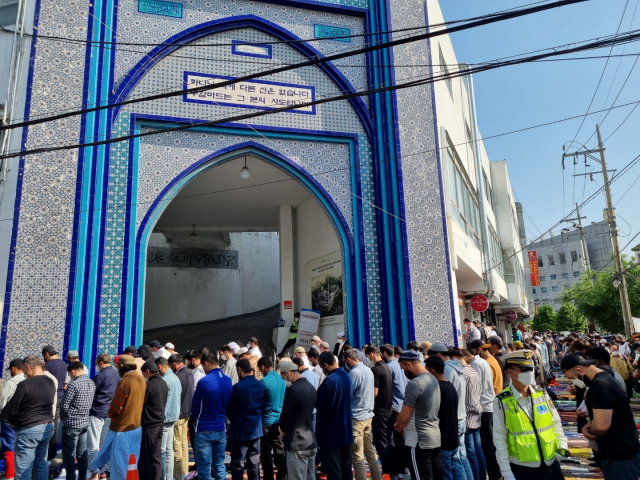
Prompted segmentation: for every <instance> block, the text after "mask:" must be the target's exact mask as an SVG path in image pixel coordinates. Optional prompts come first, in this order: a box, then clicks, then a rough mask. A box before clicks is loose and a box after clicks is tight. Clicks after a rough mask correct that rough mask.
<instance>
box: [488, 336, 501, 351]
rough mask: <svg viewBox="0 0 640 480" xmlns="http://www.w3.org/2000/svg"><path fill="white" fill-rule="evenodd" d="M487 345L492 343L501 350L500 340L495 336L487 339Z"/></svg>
mask: <svg viewBox="0 0 640 480" xmlns="http://www.w3.org/2000/svg"><path fill="white" fill-rule="evenodd" d="M489 343H493V344H494V345H497V346H499V347H500V348H502V339H501V338H500V337H497V336H495V335H493V336H491V337H489Z"/></svg>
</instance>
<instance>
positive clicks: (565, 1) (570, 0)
mask: <svg viewBox="0 0 640 480" xmlns="http://www.w3.org/2000/svg"><path fill="white" fill-rule="evenodd" d="M584 1H587V0H561V1H559V2H557V3H553V4H545V5H540V6H537V7H530V8H525V9H520V10H516V11H512V12H510V13H504V14H500V15H494V16H492V17H491V18H488V19H481V20H476V21H472V22H469V23H465V24H463V25H458V26H454V27H452V28H449V29H443V30H439V31H436V32H427V33H424V34H421V35H416V36H412V37H408V38H403V39H398V40H391V41H389V42H383V43H380V44H377V45H370V46H368V47H364V48H359V49H356V50H351V51H347V52H343V53H338V54H334V55H329V56H326V57H322V58H320V57H317V58H315V59H311V60H307V61H304V62H300V63H298V64H296V65H287V66H283V67H279V68H274V69H270V70H266V71H262V72H258V73H254V74H250V75H245V76H243V77H239V78H235V79H233V80H228V81H223V82H219V83H216V84H212V85H204V86H201V87H195V88H192V89H190V93H198V92H204V91H207V90H213V89H217V88H224V87H226V86H229V85H233V84H236V83H239V82H243V81H247V80H253V79H256V78H261V77H264V76H268V75H274V74H276V73H282V72H286V71H289V70H294V69H297V68H302V67H310V66H315V65H318V64H321V63H326V62H330V61H334V60H339V59H342V58H347V57H351V56H354V55H361V54H364V53H369V52H372V51H376V50H380V49H384V48H390V47H395V46H399V45H404V44H407V43H413V42H417V41H420V40H426V39H428V38H433V37H437V36H440V35H445V34H451V33H454V32H458V31H463V30H468V29H471V28H475V27H479V26H483V25H488V24H492V23H497V22H502V21H505V20H510V19H513V18H519V17H522V16H525V15H530V14H533V13H538V12H542V11H545V10H549V9H551V8H558V7H562V6H566V5H572V4H575V3H582V2H584ZM607 43H608V42H606V41H605V42H604V44H605V46H606V44H607ZM583 50H584V49H582V50H576V51H583ZM550 56H551V55H550ZM543 58H544V57H543ZM184 93H185V91H184V89H180V90H177V91H174V92H168V93H163V94H157V95H150V96H147V97H144V98H141V99H132V100H125V101H122V102H116V103H113V104H109V105H103V106H97V107H92V108H87V109H83V110H77V111H75V112H67V113H62V114H58V115H53V116H50V117H45V118H39V119H35V120H29V121H25V122H20V123H16V124H11V125H2V126H0V130H4V129H13V128H18V127H25V126H29V125H36V124H39V123H43V122H47V121H52V120H60V119H63V118H68V117H72V116H77V115H82V114H85V113H91V112H96V111H100V110H104V109H107V108H114V107H120V106H124V105H130V104H133V103H139V102H148V101H152V100H159V99H165V98H168V97H173V96H179V95H184Z"/></svg>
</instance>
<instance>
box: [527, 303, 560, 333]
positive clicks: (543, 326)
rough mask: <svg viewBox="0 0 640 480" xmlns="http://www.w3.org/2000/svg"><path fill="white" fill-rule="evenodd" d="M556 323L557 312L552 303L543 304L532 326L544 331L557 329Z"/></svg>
mask: <svg viewBox="0 0 640 480" xmlns="http://www.w3.org/2000/svg"><path fill="white" fill-rule="evenodd" d="M555 325H556V312H554V311H553V307H552V306H551V305H542V306H540V307H538V313H536V316H535V317H534V318H533V322H531V326H532V327H533V329H534V330H537V331H538V332H544V331H545V330H555Z"/></svg>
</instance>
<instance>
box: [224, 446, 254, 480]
mask: <svg viewBox="0 0 640 480" xmlns="http://www.w3.org/2000/svg"><path fill="white" fill-rule="evenodd" d="M227 448H228V449H229V453H231V479H232V480H242V479H243V477H244V471H245V469H246V470H247V478H248V480H259V479H260V439H259V438H256V439H255V440H248V441H246V442H239V441H237V440H228V441H227Z"/></svg>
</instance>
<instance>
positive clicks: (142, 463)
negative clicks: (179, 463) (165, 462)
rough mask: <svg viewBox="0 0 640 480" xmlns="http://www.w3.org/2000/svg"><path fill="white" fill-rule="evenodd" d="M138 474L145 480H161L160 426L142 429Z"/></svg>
mask: <svg viewBox="0 0 640 480" xmlns="http://www.w3.org/2000/svg"><path fill="white" fill-rule="evenodd" d="M138 474H139V476H140V478H144V479H145V480H147V479H148V480H162V424H160V425H158V426H154V427H142V440H141V442H140V460H139V461H138Z"/></svg>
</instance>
